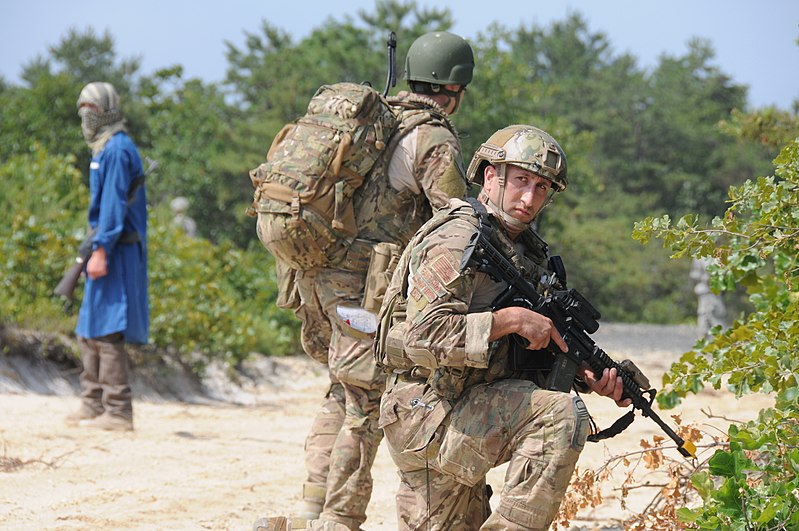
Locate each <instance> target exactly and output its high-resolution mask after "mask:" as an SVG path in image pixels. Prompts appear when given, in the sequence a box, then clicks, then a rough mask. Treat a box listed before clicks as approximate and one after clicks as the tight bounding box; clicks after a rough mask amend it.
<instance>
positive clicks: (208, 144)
mask: <svg viewBox="0 0 799 531" xmlns="http://www.w3.org/2000/svg"><path fill="white" fill-rule="evenodd" d="M452 23H453V16H452V13H451V12H450V11H449V10H446V9H439V8H426V7H421V6H419V5H418V4H417V3H416V2H413V1H397V0H383V1H380V2H377V3H376V5H375V6H374V8H373V9H370V10H363V11H361V12H358V13H355V14H353V15H342V16H340V17H337V18H329V19H327V20H326V21H325V22H324V23H322V24H321V25H320V26H318V27H317V28H314V29H313V30H312V31H311V32H310V33H309V34H308V35H307V36H305V37H303V38H300V39H297V38H295V37H294V36H292V35H290V34H288V33H287V32H286V31H284V30H282V29H281V28H279V27H276V26H274V25H273V24H272V23H270V22H269V21H268V20H262V21H260V22H255V23H254V24H253V27H252V28H247V29H245V41H244V44H243V45H242V46H240V47H237V46H234V45H232V44H230V43H227V59H228V65H229V68H228V72H227V78H226V80H225V82H224V83H223V84H215V83H205V82H203V81H201V80H199V79H187V78H186V77H184V75H183V70H182V68H181V66H180V65H165V66H164V68H162V69H160V70H158V71H156V72H155V73H153V74H151V75H147V76H143V75H141V74H140V72H139V64H140V59H139V58H120V57H118V55H117V53H116V50H115V46H114V41H113V38H112V36H111V35H109V34H107V33H103V34H98V33H96V32H94V31H93V30H92V29H91V28H89V29H87V30H83V31H81V30H70V31H69V32H68V33H67V34H66V35H64V36H63V37H62V38H61V39H60V40H59V41H58V42H57V43H56V44H55V45H54V46H52V47H51V48H50V50H49V55H48V56H46V57H37V58H35V59H34V60H32V61H31V62H30V63H28V64H27V65H25V67H24V69H23V74H22V76H21V77H22V79H23V86H14V85H8V84H0V120H2V121H3V124H4V127H3V128H2V130H0V160H4V161H8V160H10V159H11V157H12V156H17V155H25V154H28V153H30V152H31V149H32V146H34V145H38V146H41V147H42V148H43V149H44V150H46V152H47V153H50V154H53V155H54V156H70V157H72V159H71V160H74V165H75V167H77V168H78V169H79V170H80V172H81V173H82V174H83V180H84V182H85V181H86V177H87V172H88V170H87V168H88V159H89V153H88V150H87V149H86V146H85V144H84V143H83V140H82V138H81V135H80V128H79V127H78V118H77V116H76V114H75V100H76V98H77V95H78V93H79V91H80V89H81V87H82V86H83V85H84V84H85V83H86V82H87V81H90V80H97V79H104V80H108V81H111V82H112V83H114V84H115V86H117V88H118V89H119V91H120V93H121V94H122V98H123V108H124V111H125V115H126V118H127V120H128V128H129V130H130V132H131V135H132V136H133V138H134V139H135V140H136V142H137V144H138V145H139V147H140V149H141V151H142V153H143V154H144V155H146V156H148V157H151V158H153V159H155V160H157V161H158V162H159V163H160V171H159V173H158V175H157V176H154V177H153V178H152V179H151V180H150V181H149V182H148V192H149V197H150V201H151V203H152V207H153V211H154V212H162V211H163V212H166V209H167V205H168V203H169V201H171V199H172V198H174V197H175V196H178V195H182V196H185V197H187V198H189V200H190V210H189V215H191V216H192V217H193V218H194V219H195V220H196V221H197V225H198V232H199V234H200V236H201V237H202V238H203V239H206V240H208V241H209V242H212V244H213V246H216V245H219V246H222V247H225V246H227V245H228V244H232V245H233V246H234V247H233V248H235V249H237V250H239V251H241V252H242V253H244V254H243V257H242V259H249V253H250V252H253V253H255V255H256V257H259V258H260V259H261V261H264V262H265V263H264V264H263V267H264V274H265V275H266V276H270V275H272V274H273V272H272V270H271V265H270V263H269V262H268V260H267V258H265V257H268V255H266V254H265V253H264V252H263V251H262V249H261V247H260V245H259V243H258V241H257V238H256V234H255V230H254V223H253V221H252V220H251V219H250V218H246V217H245V215H244V212H245V209H246V207H247V206H248V204H249V202H250V200H251V197H252V187H251V184H250V181H249V178H248V170H249V169H251V168H254V167H256V166H257V165H258V164H259V163H260V162H262V160H263V158H264V155H265V153H266V151H267V149H268V147H269V145H270V143H271V140H272V138H273V137H274V135H275V134H276V133H277V131H278V130H279V129H280V128H281V127H282V126H283V124H284V123H285V122H287V121H289V120H292V119H294V118H297V117H298V116H300V115H301V114H302V113H303V112H304V110H305V106H306V105H307V102H308V99H309V98H310V96H311V95H312V94H313V93H314V91H315V90H316V89H317V88H318V87H319V86H320V85H322V84H324V83H331V82H336V81H342V80H349V81H357V82H362V81H368V82H371V83H372V84H373V85H375V86H377V87H379V88H382V86H383V83H384V80H385V76H386V71H385V58H386V49H385V40H386V37H387V35H388V32H389V31H390V30H393V31H395V32H396V33H397V35H398V41H399V46H398V50H397V59H398V66H399V72H398V74H399V76H398V77H399V79H400V81H399V85H400V86H398V87H397V88H395V89H393V91H392V92H394V93H396V92H397V91H398V90H400V89H403V88H404V86H403V84H404V83H403V81H402V68H403V64H404V57H405V54H406V52H407V49H408V47H409V46H410V44H411V43H412V42H413V40H414V39H415V38H416V37H417V36H418V35H421V34H422V33H424V32H426V31H431V30H437V29H448V28H450V27H451V26H452ZM468 37H469V40H470V42H471V43H472V45H473V47H474V50H475V55H476V62H477V67H476V69H475V77H474V81H473V83H472V84H470V86H469V90H468V92H467V94H466V97H465V100H464V103H463V105H462V107H461V110H460V111H459V113H458V114H457V115H455V116H454V121H455V124H456V126H457V127H458V129H459V131H461V133H462V144H463V148H464V149H463V152H464V158H465V159H466V161H467V162H468V160H469V158H470V157H471V153H472V152H473V151H474V150H475V148H476V147H477V146H478V145H479V144H480V143H481V142H482V141H484V140H485V139H486V138H487V137H488V136H489V135H490V134H491V133H493V132H494V131H495V130H496V129H498V128H500V127H504V126H505V125H508V124H509V123H532V124H534V125H536V126H539V127H541V128H543V129H545V130H547V131H549V132H551V133H552V134H553V135H554V136H555V137H556V138H558V139H559V141H560V142H561V144H562V145H563V147H564V149H565V151H566V153H567V156H568V159H569V177H570V184H569V188H568V190H567V191H566V192H565V193H562V194H559V195H558V196H557V198H556V201H555V202H554V203H553V204H552V205H551V206H550V207H548V209H547V210H545V211H544V213H543V215H542V216H541V219H540V220H539V225H540V230H541V232H542V234H543V235H544V237H545V239H547V240H548V241H549V242H550V243H551V248H552V250H553V252H555V253H557V254H561V255H562V256H563V258H564V260H565V262H566V265H567V269H568V272H569V280H570V284H571V285H573V286H575V287H578V288H580V289H581V291H583V292H585V293H586V294H587V295H588V296H589V297H590V298H591V300H592V301H593V302H594V303H595V304H596V305H597V307H598V308H599V309H600V310H601V311H602V313H603V316H604V318H605V319H606V320H611V321H613V320H617V321H649V322H661V323H665V322H682V321H685V320H688V319H692V317H693V314H694V310H693V308H694V305H695V302H694V301H695V299H694V295H693V293H692V289H691V288H692V286H691V285H690V284H689V282H688V281H687V279H686V277H687V268H688V266H687V264H686V263H682V262H670V261H669V260H668V259H667V253H666V252H665V251H663V252H657V251H652V250H651V249H643V248H642V247H641V246H639V245H637V244H636V243H635V242H634V241H633V240H632V239H631V238H629V237H628V234H629V232H630V230H631V228H632V226H633V223H634V222H635V220H638V219H641V218H642V217H644V216H653V217H659V216H663V215H669V216H672V217H676V216H678V215H680V213H682V212H685V211H691V212H696V213H697V214H701V215H709V216H713V215H718V214H719V213H721V212H722V211H723V208H724V205H723V201H724V200H725V192H726V189H727V188H728V187H729V186H730V185H731V184H735V185H739V184H740V183H742V182H743V181H744V179H745V177H747V176H750V175H754V174H759V173H762V172H764V171H767V168H768V161H769V159H770V158H772V157H773V156H774V154H775V153H776V149H777V145H776V144H775V143H774V142H771V143H768V144H760V143H757V142H751V141H746V142H744V141H737V140H735V139H734V138H733V137H731V136H729V135H728V134H727V133H729V132H736V131H739V130H743V129H746V130H748V131H750V134H751V135H754V136H750V137H744V136H743V135H741V138H756V137H757V134H758V133H756V132H755V130H756V129H757V124H754V123H749V122H746V121H745V120H746V118H743V117H744V116H746V115H745V114H743V113H741V112H737V111H736V109H738V110H743V109H744V108H745V106H746V100H745V98H746V91H745V88H743V87H741V86H739V85H737V84H735V83H734V82H733V81H732V80H731V79H730V78H729V77H728V76H727V75H726V74H724V73H723V72H721V71H720V70H719V69H718V68H717V67H716V66H714V53H713V50H712V48H711V46H710V45H709V43H707V42H704V41H695V42H692V43H691V44H690V46H689V48H688V52H687V53H686V54H684V55H683V56H678V57H669V56H664V57H662V58H661V60H660V62H659V63H658V65H657V66H656V67H655V68H654V69H652V70H651V71H646V70H643V69H641V68H639V67H638V65H637V64H636V59H635V57H633V56H631V55H629V54H617V53H615V52H614V50H613V47H612V43H611V42H609V40H608V38H607V37H606V36H605V35H604V34H602V33H600V32H596V31H593V30H591V28H590V27H589V25H588V24H587V22H586V21H585V19H583V18H582V17H581V16H580V15H579V14H573V15H569V16H568V17H566V18H565V19H564V20H562V21H555V22H552V23H550V24H548V25H546V26H543V27H539V26H535V25H519V26H518V27H511V26H508V25H506V24H505V23H504V22H493V23H489V24H487V26H486V30H485V31H483V32H481V33H480V34H478V35H475V36H468ZM736 112H737V114H736ZM791 119H792V117H791V115H790V114H787V113H786V114H780V111H776V110H774V112H773V113H772V114H771V115H764V117H763V118H762V121H761V122H760V125H761V126H763V127H765V126H767V125H770V124H773V123H775V122H779V123H782V124H784V125H785V127H786V128H789V127H790V124H791ZM720 122H723V125H724V127H723V128H719V127H718V124H719V123H720ZM6 124H8V125H7V126H6ZM775 129H776V128H774V127H771V128H770V130H772V131H773V130H775ZM761 136H762V134H761ZM64 214H65V216H64V217H65V218H67V217H68V218H70V219H75V220H82V219H83V217H84V213H83V212H81V208H78V207H77V206H76V207H75V210H70V211H69V212H65V213H64ZM8 225H11V223H10V221H8ZM213 246H212V247H209V248H208V250H207V252H209V253H210V252H211V251H210V249H211V248H213ZM233 248H231V249H233ZM245 257H246V258H245Z"/></svg>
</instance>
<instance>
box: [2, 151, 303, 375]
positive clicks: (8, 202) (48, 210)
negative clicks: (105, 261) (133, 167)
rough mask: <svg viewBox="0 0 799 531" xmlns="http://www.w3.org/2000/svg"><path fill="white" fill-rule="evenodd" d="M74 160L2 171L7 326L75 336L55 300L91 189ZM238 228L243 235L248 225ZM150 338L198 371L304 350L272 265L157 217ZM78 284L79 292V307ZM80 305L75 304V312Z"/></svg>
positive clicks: (44, 156)
mask: <svg viewBox="0 0 799 531" xmlns="http://www.w3.org/2000/svg"><path fill="white" fill-rule="evenodd" d="M73 162H74V159H73V158H72V157H59V156H51V155H49V154H48V153H47V152H46V151H45V150H44V149H42V148H41V147H39V146H34V147H33V148H32V149H31V151H30V153H28V154H25V155H19V156H12V157H11V158H10V159H9V160H8V161H7V162H6V163H4V164H2V165H0V178H2V179H3V182H5V183H7V185H6V187H5V188H4V189H2V191H0V221H1V223H0V242H2V243H1V244H0V250H2V257H3V258H2V264H3V268H2V270H3V274H2V278H0V288H2V289H0V316H2V320H3V321H4V322H5V323H6V324H14V325H18V326H22V327H25V328H31V329H37V330H41V331H51V332H55V333H67V334H69V333H72V330H73V329H74V326H75V313H74V311H73V312H71V313H65V312H64V304H63V301H62V300H61V299H60V298H59V297H57V296H55V295H53V294H52V290H53V288H54V287H55V285H56V284H57V283H58V281H59V279H60V278H61V275H63V273H64V272H65V271H66V270H67V268H68V267H69V265H70V264H71V263H72V260H73V259H74V256H75V249H76V248H77V246H78V244H79V243H80V241H81V239H82V238H83V236H84V235H85V224H86V221H85V219H86V217H85V216H86V207H87V204H88V190H87V189H86V187H85V186H84V185H83V184H82V182H81V174H80V172H79V171H78V170H77V169H75V167H74V166H73ZM242 230H246V229H245V228H242ZM148 253H149V280H150V317H151V326H150V341H151V343H153V344H154V345H156V346H158V347H161V348H165V349H168V350H169V351H172V352H175V353H176V354H177V356H178V358H179V359H180V360H181V361H182V362H183V363H184V364H186V365H188V366H190V367H192V368H193V369H194V370H195V371H197V372H199V371H201V370H202V369H203V368H204V367H205V365H207V363H208V362H210V361H211V360H214V359H219V360H223V361H224V362H226V363H228V364H229V365H236V364H237V363H239V362H240V361H242V360H243V359H245V358H246V357H247V356H248V355H249V354H250V353H251V352H253V351H258V352H262V353H264V354H267V355H284V354H289V353H293V352H297V351H298V350H299V347H298V342H297V328H298V322H297V321H296V319H294V317H293V316H292V315H291V314H290V313H289V312H285V311H283V310H280V309H278V308H277V307H276V306H275V304H274V301H275V298H276V293H277V289H276V283H275V277H274V264H273V262H272V259H271V257H270V256H269V255H268V253H267V252H266V251H265V250H263V249H262V248H258V247H254V248H252V249H249V250H246V251H243V250H241V249H237V248H235V247H234V246H233V245H231V244H221V245H218V246H215V245H212V244H211V243H210V242H208V241H206V240H204V239H199V238H197V239H192V238H188V237H186V236H185V234H183V233H182V232H181V231H180V229H179V228H178V227H175V226H173V225H172V224H171V222H170V220H169V216H168V215H166V214H161V213H159V212H152V213H151V216H150V223H149V230H148ZM81 296H82V282H81V283H79V285H78V288H77V289H76V292H75V297H76V303H75V306H77V305H78V304H79V302H80V298H81ZM73 309H74V308H73Z"/></svg>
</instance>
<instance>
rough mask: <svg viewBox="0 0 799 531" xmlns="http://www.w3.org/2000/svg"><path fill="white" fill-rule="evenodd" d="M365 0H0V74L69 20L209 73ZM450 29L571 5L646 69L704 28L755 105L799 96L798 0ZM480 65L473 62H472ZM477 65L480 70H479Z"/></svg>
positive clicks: (14, 77)
mask: <svg viewBox="0 0 799 531" xmlns="http://www.w3.org/2000/svg"><path fill="white" fill-rule="evenodd" d="M374 5H375V0H337V1H330V0H305V1H301V0H295V1H294V2H274V1H265V0H261V1H256V0H227V1H225V2H212V1H210V0H194V1H189V0H137V1H126V2H121V1H117V0H105V1H98V0H0V75H2V76H3V77H5V79H6V80H7V81H10V82H12V83H17V82H19V78H18V76H19V73H20V71H21V68H22V65H23V64H25V63H27V62H29V61H30V60H32V59H34V58H35V57H36V56H37V55H46V54H47V50H48V46H52V45H54V44H56V43H58V41H59V40H60V38H61V37H63V36H64V34H65V33H66V31H67V30H68V29H69V28H73V27H74V28H77V29H79V30H84V29H86V28H88V27H92V28H94V29H95V30H96V31H97V32H103V31H105V30H108V31H109V32H110V34H111V35H112V36H113V37H114V39H115V42H116V46H117V53H118V56H119V57H123V58H128V57H131V56H139V57H141V59H142V72H143V73H145V74H149V73H151V72H153V71H155V70H156V69H158V68H163V67H167V66H171V65H174V64H180V65H183V67H184V71H185V74H186V75H187V76H197V77H200V78H202V79H205V80H206V81H220V80H221V79H222V78H223V77H224V75H225V69H226V67H227V62H226V59H225V45H224V41H226V40H227V41H230V42H232V43H233V44H235V45H237V46H242V45H243V42H244V32H245V31H248V32H251V33H252V32H256V33H257V32H259V28H260V24H261V20H263V19H266V20H269V22H270V23H272V24H273V25H275V26H277V27H280V28H282V29H284V30H286V31H289V32H291V33H292V34H294V35H295V36H296V38H297V39H299V38H301V37H303V36H305V35H307V34H308V33H309V32H310V31H311V30H312V29H313V28H315V27H318V26H319V25H320V24H322V23H323V22H324V21H325V20H326V19H327V18H328V17H333V18H336V19H340V18H341V17H342V16H343V15H344V14H349V15H353V16H355V15H356V14H357V12H358V10H360V9H367V10H368V11H374V9H373V8H374ZM417 5H419V6H424V7H448V8H449V9H450V10H451V11H452V13H453V18H454V20H455V26H454V27H453V28H452V29H453V31H455V32H456V33H459V34H461V35H463V36H464V37H466V38H467V39H468V38H471V37H474V36H476V35H477V33H478V32H479V31H481V29H483V28H484V27H486V26H487V25H488V24H489V23H490V22H492V21H498V22H501V23H503V24H504V25H506V26H509V27H512V28H514V27H517V26H518V25H520V24H524V25H527V26H529V25H531V24H534V25H537V26H546V24H549V23H551V22H552V21H560V20H563V19H564V18H565V17H566V16H567V15H568V14H569V13H572V12H578V13H581V14H582V15H583V16H584V18H585V19H586V20H587V21H588V26H589V29H590V30H591V31H592V32H601V33H604V34H605V35H606V36H607V37H608V40H609V42H610V43H611V45H612V47H613V50H614V52H615V53H623V52H629V53H631V54H632V55H634V56H635V57H637V58H638V61H639V66H641V67H644V68H651V67H653V66H654V65H655V64H656V63H657V59H658V57H659V56H661V55H662V54H667V55H671V56H678V55H682V54H684V53H685V52H686V50H687V43H688V41H689V39H690V38H692V37H701V38H705V39H708V40H709V41H710V42H711V44H712V45H713V47H714V49H715V51H716V61H715V65H716V66H718V67H719V68H720V69H721V70H722V71H724V72H725V73H726V74H728V75H729V76H730V77H731V78H732V79H733V80H734V81H735V82H736V83H740V84H743V85H747V86H748V87H749V102H750V104H751V105H752V106H754V107H762V106H765V105H770V104H774V105H778V106H779V107H781V108H784V109H787V108H789V107H790V105H791V104H792V102H793V101H794V100H795V99H799V46H798V45H797V44H796V40H797V38H799V0H760V1H759V2H752V1H751V0H747V1H744V0H693V1H687V0H671V1H668V2H665V1H660V2H658V1H655V0H566V1H559V0H548V1H546V2H544V1H541V0H489V1H475V0H442V1H438V2H431V1H425V0H419V1H417ZM478 69H479V65H478ZM477 75H479V70H478V73H477Z"/></svg>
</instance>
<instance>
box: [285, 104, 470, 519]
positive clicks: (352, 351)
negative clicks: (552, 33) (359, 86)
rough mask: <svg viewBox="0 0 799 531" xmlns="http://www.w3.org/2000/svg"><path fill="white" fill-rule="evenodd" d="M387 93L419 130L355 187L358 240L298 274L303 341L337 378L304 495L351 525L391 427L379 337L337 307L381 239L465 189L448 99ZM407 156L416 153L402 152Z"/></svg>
mask: <svg viewBox="0 0 799 531" xmlns="http://www.w3.org/2000/svg"><path fill="white" fill-rule="evenodd" d="M389 101H390V103H391V104H392V105H393V106H395V107H396V108H397V109H398V110H400V112H401V123H402V125H401V126H400V130H401V131H403V130H404V129H408V128H409V129H412V131H410V130H409V132H408V134H401V135H398V136H397V138H400V137H401V138H402V140H401V141H400V145H399V149H398V146H397V145H396V144H395V145H391V144H390V145H389V147H388V153H392V154H393V156H392V158H391V159H390V160H380V161H378V163H377V164H378V166H377V167H376V168H375V169H374V170H373V171H372V172H371V173H370V175H369V176H367V179H366V181H365V182H364V184H363V185H362V186H361V188H359V189H358V191H357V192H356V195H355V197H354V204H355V212H356V216H357V224H358V240H357V241H356V244H355V245H354V246H353V248H352V249H351V251H350V253H349V254H348V256H347V257H346V259H344V260H343V261H342V262H341V263H339V264H337V268H336V269H330V268H327V269H314V270H309V271H298V272H296V279H295V286H296V289H297V294H298V296H299V302H300V305H299V307H298V309H297V310H296V314H297V316H298V317H299V318H300V319H301V320H302V332H301V336H302V342H303V347H304V349H305V350H306V352H307V353H308V354H309V355H310V356H311V357H312V358H314V359H316V360H317V361H321V362H323V363H327V364H328V368H329V372H330V382H331V385H330V388H329V390H328V392H327V394H326V396H325V400H324V402H323V404H322V407H321V409H320V411H319V413H318V414H317V417H316V419H315V420H314V423H313V426H312V428H311V431H310V433H309V435H308V437H307V439H306V443H305V455H306V467H307V469H308V476H307V479H306V482H305V484H304V487H303V499H304V501H305V502H306V507H313V506H314V505H317V506H318V505H320V504H322V503H324V509H323V511H322V513H321V519H322V520H325V521H329V522H331V521H332V522H339V523H342V524H344V525H346V526H348V527H349V528H350V529H357V528H358V527H359V526H360V525H361V524H362V523H363V522H364V521H365V519H366V507H367V505H368V503H369V498H370V497H371V491H372V478H371V472H370V469H371V466H372V463H373V462H374V458H375V454H376V452H377V448H378V446H379V444H380V440H381V439H382V437H383V434H382V431H381V430H380V429H379V428H378V426H377V420H378V415H379V404H380V396H381V394H382V392H383V390H384V388H385V373H383V372H382V370H380V369H379V368H378V367H377V366H376V365H375V362H374V355H373V352H372V340H371V339H367V338H358V337H354V336H353V335H351V332H350V331H349V330H348V329H347V328H346V327H345V326H344V325H343V324H342V323H341V320H340V318H339V317H338V316H337V313H336V307H337V306H338V305H343V306H350V307H353V306H355V307H357V306H360V304H361V299H362V297H363V292H364V286H365V282H366V269H367V266H368V256H369V255H368V250H369V249H371V244H372V243H373V242H381V241H383V242H391V243H395V244H398V245H400V246H404V245H406V244H407V243H408V241H409V240H410V239H411V237H412V236H413V234H414V233H415V232H416V231H417V229H419V227H421V226H422V224H423V223H424V222H425V221H427V220H428V219H429V218H430V217H431V216H432V213H433V210H434V209H439V208H442V207H445V206H446V205H447V203H448V201H449V199H450V197H463V196H464V195H465V192H466V181H465V177H464V173H463V167H462V162H461V153H460V143H459V141H458V138H457V136H456V135H455V133H454V127H453V126H452V125H451V124H450V123H449V120H448V119H447V118H446V113H445V112H444V111H443V109H441V107H439V106H438V105H437V104H436V103H435V102H433V101H432V100H430V99H428V98H425V97H423V96H419V95H413V94H409V93H401V94H400V95H399V96H397V97H396V98H390V99H389ZM409 146H410V147H411V148H412V151H409V149H408V148H409ZM402 157H408V160H405V161H398V160H396V159H398V158H402ZM386 159H388V157H386ZM390 162H391V164H394V163H395V162H404V163H405V164H406V166H407V167H411V168H413V173H414V175H413V179H414V181H415V185H416V187H417V188H418V191H414V190H411V189H404V190H397V189H396V188H394V187H393V186H391V185H390V184H389V180H388V179H387V178H386V174H387V173H388V167H389V163H390ZM328 338H329V342H328V341H327V339H328ZM328 346H329V347H328ZM311 516H312V513H311Z"/></svg>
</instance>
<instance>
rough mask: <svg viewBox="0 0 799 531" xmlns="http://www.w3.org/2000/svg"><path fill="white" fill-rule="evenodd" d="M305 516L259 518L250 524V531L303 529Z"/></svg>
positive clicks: (305, 522) (305, 521)
mask: <svg viewBox="0 0 799 531" xmlns="http://www.w3.org/2000/svg"><path fill="white" fill-rule="evenodd" d="M306 524H307V520H305V518H290V517H288V516H272V517H269V518H259V519H258V520H256V521H255V522H254V523H253V524H252V531H291V530H292V529H293V530H295V531H296V530H298V529H305V526H306Z"/></svg>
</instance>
